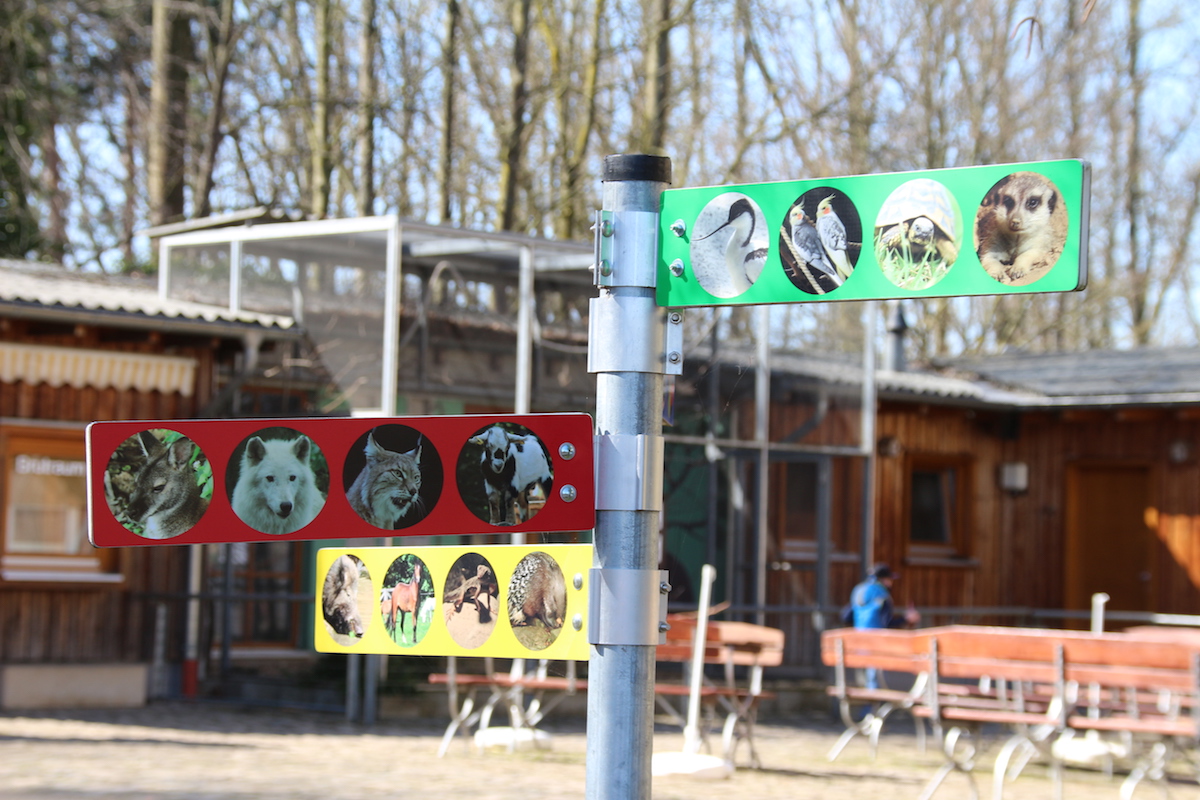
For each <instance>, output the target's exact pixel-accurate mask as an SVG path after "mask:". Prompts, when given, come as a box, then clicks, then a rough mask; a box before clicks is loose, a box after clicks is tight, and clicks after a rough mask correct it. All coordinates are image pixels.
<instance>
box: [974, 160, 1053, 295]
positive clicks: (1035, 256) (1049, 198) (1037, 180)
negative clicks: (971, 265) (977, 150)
mask: <svg viewBox="0 0 1200 800" xmlns="http://www.w3.org/2000/svg"><path fill="white" fill-rule="evenodd" d="M1066 243H1067V204H1066V203H1065V202H1064V201H1063V196H1062V192H1060V191H1059V190H1058V187H1057V186H1055V185H1054V183H1053V182H1052V181H1051V180H1050V179H1049V178H1047V177H1046V176H1045V175H1042V174H1040V173H1037V172H1014V173H1012V174H1011V175H1005V176H1004V177H1003V178H1001V179H1000V180H999V181H997V182H996V184H995V185H994V186H993V187H992V188H991V189H989V190H988V193H987V194H986V195H984V197H983V202H981V203H980V204H979V208H978V210H976V212H975V254H976V255H978V256H979V264H980V266H982V267H983V269H984V271H985V272H987V274H988V275H990V276H992V277H993V278H994V279H996V280H998V281H1000V283H1003V284H1005V285H1007V286H1028V285H1029V284H1031V283H1033V282H1034V281H1036V280H1039V279H1040V278H1043V277H1045V276H1046V274H1047V273H1049V272H1050V270H1051V269H1052V268H1053V267H1054V265H1055V264H1056V263H1057V262H1058V258H1059V256H1061V255H1062V251H1063V246H1064V245H1065V244H1066Z"/></svg>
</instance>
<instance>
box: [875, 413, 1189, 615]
mask: <svg viewBox="0 0 1200 800" xmlns="http://www.w3.org/2000/svg"><path fill="white" fill-rule="evenodd" d="M1195 416H1196V415H1195V414H1194V413H1192V412H1188V411H1180V410H1178V409H1162V410H1140V409H1126V410H1104V411H1086V412H1081V411H1054V412H1045V411H1037V412H1028V413H1024V414H1021V415H1020V416H1019V417H1018V416H1015V415H1013V414H1005V413H995V412H983V411H974V410H970V409H957V408H952V407H936V406H928V405H913V404H900V403H885V404H883V405H882V406H881V409H880V413H879V417H878V428H877V430H878V435H879V439H880V442H882V443H884V445H885V447H884V448H881V449H887V450H888V452H890V453H892V454H891V455H887V454H884V453H881V454H880V456H879V457H878V459H877V461H876V463H877V470H876V476H877V481H878V483H877V496H876V558H877V559H878V560H884V561H888V562H889V563H891V564H892V565H893V566H897V567H899V569H900V570H901V571H902V573H903V578H902V580H901V581H899V582H898V583H897V585H896V587H895V594H896V596H897V600H898V601H899V602H901V603H903V602H907V601H909V600H911V601H912V602H914V603H916V604H917V605H919V606H926V607H933V606H941V607H945V606H975V607H984V606H1025V607H1031V608H1038V609H1059V608H1063V607H1064V606H1065V605H1066V597H1065V595H1064V583H1063V582H1064V574H1065V569H1066V564H1065V563H1064V558H1065V547H1066V543H1065V537H1066V525H1067V519H1066V506H1067V491H1068V489H1067V480H1068V477H1067V476H1068V473H1069V471H1070V469H1071V468H1072V465H1088V464H1115V465H1122V464H1127V465H1137V466H1142V467H1145V468H1147V469H1148V471H1149V475H1150V485H1151V489H1150V492H1151V507H1150V508H1148V509H1147V515H1148V516H1147V519H1148V520H1150V521H1151V523H1152V527H1153V530H1154V532H1155V535H1156V536H1157V537H1158V544H1157V546H1156V548H1155V553H1154V562H1153V570H1152V571H1153V575H1154V577H1153V582H1152V586H1151V590H1152V595H1151V603H1152V606H1153V609H1152V610H1155V611H1158V612H1161V613H1182V614H1194V613H1200V589H1198V587H1200V460H1198V458H1197V451H1198V450H1200V422H1198V421H1197V420H1196V419H1195V418H1194V417H1195ZM1176 442H1184V443H1189V445H1190V446H1188V447H1187V454H1186V456H1185V457H1184V458H1183V459H1182V460H1180V461H1178V462H1176V461H1172V460H1171V459H1170V458H1169V457H1168V453H1169V451H1170V448H1171V446H1172V444H1173V443H1176ZM917 453H920V454H943V455H965V456H968V457H969V459H970V463H971V478H970V486H971V493H970V498H969V502H970V517H969V526H968V532H967V536H968V540H967V541H968V544H967V548H966V553H965V555H966V556H967V558H965V559H962V560H961V561H957V562H955V561H947V562H945V563H924V562H922V561H920V560H914V559H912V558H911V557H910V553H909V550H908V542H907V521H906V516H905V515H906V514H907V513H908V505H907V503H908V501H907V497H906V492H907V484H906V480H905V473H906V470H907V464H908V463H909V462H908V460H907V459H908V457H910V456H911V455H912V454H917ZM1009 461H1013V462H1024V463H1025V464H1027V465H1028V470H1029V488H1028V490H1027V491H1025V492H1022V493H1018V494H1010V493H1007V492H1005V491H1003V490H1002V489H1001V488H1000V487H999V484H998V473H999V469H1000V465H1001V464H1002V463H1004V462H1009ZM1114 610H1116V609H1114ZM1009 621H1010V622H1011V620H1009Z"/></svg>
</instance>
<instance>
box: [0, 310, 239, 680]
mask: <svg viewBox="0 0 1200 800" xmlns="http://www.w3.org/2000/svg"><path fill="white" fill-rule="evenodd" d="M4 323H5V324H4V326H3V329H2V331H0V332H2V333H3V335H4V337H5V339H6V340H7V341H21V342H29V343H37V344H49V345H56V346H86V347H89V348H91V349H113V350H121V351H126V352H129V351H134V352H149V353H161V352H164V351H165V350H168V349H169V351H170V352H171V353H172V354H177V355H184V356H190V357H192V358H195V359H196V360H197V362H198V368H197V385H196V392H195V393H194V394H193V395H192V396H191V397H184V396H182V395H179V394H169V395H164V394H162V393H160V392H138V391H135V390H116V389H94V388H83V389H75V388H72V387H70V386H62V387H52V386H48V385H45V384H41V385H36V386H32V385H27V384H25V383H21V382H17V383H2V382H0V417H4V418H8V419H10V420H17V421H19V422H20V423H24V422H28V423H29V424H30V425H36V424H38V423H39V422H55V423H61V422H76V423H87V422H91V421H93V420H109V419H175V418H187V417H190V416H194V415H195V414H196V413H197V410H198V409H199V408H200V407H201V406H202V404H203V402H204V400H205V399H207V398H208V397H209V396H210V395H211V393H212V376H213V373H214V363H215V360H216V358H217V355H218V349H217V344H218V343H217V342H216V341H215V340H209V339H207V338H205V339H202V340H195V339H192V340H190V341H188V342H186V343H180V342H179V341H164V339H163V337H161V336H159V335H158V334H156V333H145V332H143V333H140V334H135V335H133V336H132V337H130V335H129V333H128V332H123V334H124V335H123V336H121V337H118V338H124V339H125V341H119V342H107V341H105V337H106V335H107V332H105V331H98V330H95V329H92V328H84V327H83V326H79V327H77V328H74V329H68V331H67V332H65V333H56V332H55V331H54V330H47V328H48V326H33V325H31V324H26V323H20V322H19V321H13V320H5V321H4ZM58 327H62V326H58ZM10 424H11V423H10ZM82 456H83V437H82V431H81V435H80V457H82ZM117 560H118V562H119V566H120V571H121V573H122V574H123V575H124V576H125V581H124V582H122V583H121V584H118V585H101V586H96V585H94V584H86V583H78V584H69V583H68V584H61V583H55V584H27V583H17V584H5V583H4V582H0V663H10V664H15V663H46V662H61V663H71V662H74V663H97V662H119V661H147V660H149V659H150V658H151V657H152V650H153V644H154V641H153V636H154V629H155V625H154V619H155V616H154V615H155V611H154V607H155V604H156V602H159V601H160V600H161V598H162V596H163V595H168V594H171V593H180V592H182V591H183V590H184V589H185V587H186V586H187V581H186V564H187V549H186V548H180V547H144V548H131V549H128V550H123V551H121V552H120V553H119V555H118V556H117ZM167 610H168V614H169V620H168V621H169V624H168V626H167V628H168V632H169V637H170V638H169V640H168V642H167V646H168V650H167V652H168V654H176V653H178V652H180V648H181V635H182V630H183V618H184V612H185V609H184V603H183V601H182V598H179V597H176V598H174V599H172V600H170V601H169V602H168V605H167Z"/></svg>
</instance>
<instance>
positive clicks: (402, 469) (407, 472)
mask: <svg viewBox="0 0 1200 800" xmlns="http://www.w3.org/2000/svg"><path fill="white" fill-rule="evenodd" d="M442 482H443V476H442V459H441V457H440V456H439V455H438V452H437V450H436V449H434V447H433V445H432V444H430V442H429V440H428V439H426V438H425V437H424V436H423V435H422V434H421V432H420V431H418V430H416V429H415V428H410V427H408V426H407V425H378V426H376V427H374V428H372V429H371V430H369V431H367V432H366V433H364V434H363V435H362V436H360V437H359V438H358V439H357V440H356V441H355V442H354V444H353V445H351V446H350V450H349V452H347V453H346V460H345V462H344V465H343V467H342V485H343V487H344V489H345V491H346V500H348V501H349V502H350V507H351V508H353V509H354V512H355V513H356V514H358V515H359V516H360V517H362V518H363V520H364V521H366V522H369V523H370V524H371V525H374V526H375V527H376V528H382V529H383V530H397V529H399V528H408V527H410V526H412V525H415V524H416V523H418V522H420V521H421V520H423V519H425V517H426V516H427V515H428V514H429V512H431V511H433V507H434V506H435V505H437V501H438V498H439V497H440V496H441V494H442Z"/></svg>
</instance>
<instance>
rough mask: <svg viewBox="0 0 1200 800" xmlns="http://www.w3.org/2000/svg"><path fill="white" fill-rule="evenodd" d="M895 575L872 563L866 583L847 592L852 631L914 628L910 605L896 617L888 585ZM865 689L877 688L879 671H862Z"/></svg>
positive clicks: (914, 613) (916, 616)
mask: <svg viewBox="0 0 1200 800" xmlns="http://www.w3.org/2000/svg"><path fill="white" fill-rule="evenodd" d="M896 577H897V576H896V574H895V573H894V572H892V569H891V567H889V566H888V565H887V564H876V565H875V566H874V567H873V568H872V569H871V572H870V573H869V574H868V575H867V578H866V580H864V581H863V582H862V583H860V584H858V585H857V586H855V587H854V590H853V591H851V592H850V610H851V614H852V619H853V622H854V627H855V628H903V627H909V626H912V625H916V624H917V623H918V622H920V621H921V615H920V614H919V613H917V610H916V609H915V608H912V607H911V606H910V607H909V608H908V610H906V611H905V612H904V613H903V614H897V613H896V609H895V606H894V604H893V603H892V592H891V589H892V584H893V583H895V581H896ZM864 672H865V685H866V687H867V688H868V689H878V688H879V671H878V670H876V669H873V668H869V669H866V670H864Z"/></svg>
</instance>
